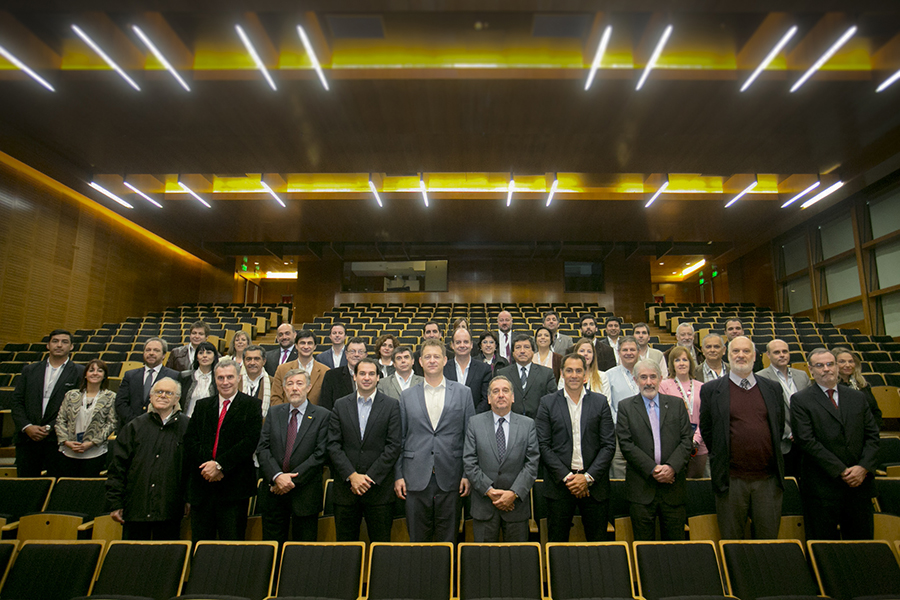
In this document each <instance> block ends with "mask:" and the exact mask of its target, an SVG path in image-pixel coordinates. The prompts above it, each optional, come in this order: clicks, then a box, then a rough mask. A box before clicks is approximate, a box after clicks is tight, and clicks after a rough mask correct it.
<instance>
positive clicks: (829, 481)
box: [791, 348, 879, 540]
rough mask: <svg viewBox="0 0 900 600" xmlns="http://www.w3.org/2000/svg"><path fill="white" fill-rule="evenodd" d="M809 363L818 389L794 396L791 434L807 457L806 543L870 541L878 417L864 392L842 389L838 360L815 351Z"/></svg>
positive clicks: (802, 472)
mask: <svg viewBox="0 0 900 600" xmlns="http://www.w3.org/2000/svg"><path fill="white" fill-rule="evenodd" d="M807 362H808V364H809V372H810V373H811V374H812V376H813V379H815V384H813V385H811V386H809V387H808V388H806V389H804V390H801V391H799V392H797V393H796V394H794V395H793V396H791V429H792V431H793V433H794V443H795V444H798V445H799V446H800V450H801V451H802V452H803V460H802V461H801V467H800V477H801V479H800V481H802V482H803V485H802V486H801V487H800V493H801V495H802V498H803V508H804V522H805V524H806V537H807V539H811V540H838V539H842V538H843V539H845V540H871V539H872V536H873V534H874V523H873V516H872V513H873V511H872V497H873V496H875V478H874V473H875V467H876V466H877V464H878V462H877V455H878V444H879V435H878V426H877V425H876V424H875V417H874V416H873V415H872V411H871V410H870V408H869V403H868V401H867V400H866V397H865V395H864V394H863V393H862V392H859V391H857V390H854V389H852V388H849V387H847V386H844V385H838V372H837V365H836V361H835V358H834V354H832V353H831V352H829V351H828V350H826V349H825V348H816V349H815V350H813V351H812V352H810V353H809V358H808V360H807ZM839 525H840V532H839V531H838V526H839Z"/></svg>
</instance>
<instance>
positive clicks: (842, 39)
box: [791, 25, 856, 93]
mask: <svg viewBox="0 0 900 600" xmlns="http://www.w3.org/2000/svg"><path fill="white" fill-rule="evenodd" d="M855 33H856V25H854V26H853V27H851V28H850V29H848V30H847V31H845V32H844V35H842V36H841V37H840V39H838V41H836V42H835V43H834V44H832V45H831V48H829V49H828V50H826V51H825V54H823V55H822V56H820V57H819V60H817V61H816V62H814V63H813V66H811V67H810V68H809V69H808V70H807V71H806V73H804V74H803V77H801V78H800V79H798V80H797V83H795V84H794V85H793V87H791V92H792V93H793V92H796V91H797V90H799V89H800V86H801V85H803V84H804V83H806V80H807V79H809V78H810V77H812V76H813V73H815V72H816V71H818V70H819V69H821V68H822V65H824V64H825V63H827V62H828V61H829V59H831V57H832V56H834V54H835V53H836V52H837V51H838V50H840V49H841V46H843V45H844V44H846V43H847V40H849V39H850V38H851V37H853V34H855Z"/></svg>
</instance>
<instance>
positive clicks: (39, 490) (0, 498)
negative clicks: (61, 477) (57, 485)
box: [0, 477, 54, 537]
mask: <svg viewBox="0 0 900 600" xmlns="http://www.w3.org/2000/svg"><path fill="white" fill-rule="evenodd" d="M53 483H54V479H53V478H52V477H22V478H12V477H3V478H0V528H2V532H3V535H4V537H8V535H12V534H11V533H9V532H14V531H16V530H17V529H18V527H19V519H20V518H21V517H22V515H26V514H29V513H35V512H40V511H41V510H43V508H44V506H45V505H46V503H47V497H48V496H49V495H50V490H52V489H53Z"/></svg>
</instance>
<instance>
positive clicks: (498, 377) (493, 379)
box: [488, 375, 512, 396]
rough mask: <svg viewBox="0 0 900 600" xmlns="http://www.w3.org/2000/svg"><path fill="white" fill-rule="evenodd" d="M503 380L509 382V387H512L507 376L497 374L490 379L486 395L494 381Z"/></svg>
mask: <svg viewBox="0 0 900 600" xmlns="http://www.w3.org/2000/svg"><path fill="white" fill-rule="evenodd" d="M498 380H499V381H505V382H506V383H508V384H509V389H512V381H510V380H509V377H507V376H506V375H497V376H496V377H494V378H492V379H491V382H490V383H489V384H488V396H490V394H491V386H492V385H494V382H495V381H498Z"/></svg>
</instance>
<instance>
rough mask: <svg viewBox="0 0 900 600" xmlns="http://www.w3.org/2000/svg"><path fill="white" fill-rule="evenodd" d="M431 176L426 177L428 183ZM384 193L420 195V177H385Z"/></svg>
mask: <svg viewBox="0 0 900 600" xmlns="http://www.w3.org/2000/svg"><path fill="white" fill-rule="evenodd" d="M429 178H430V176H427V177H425V182H426V183H427V182H428V180H429ZM382 181H383V184H382V192H385V193H387V192H416V193H420V189H419V176H418V175H400V176H396V175H385V177H384V179H383V180H382Z"/></svg>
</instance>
